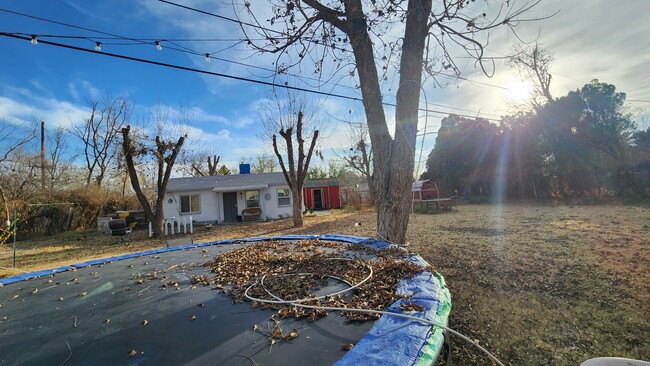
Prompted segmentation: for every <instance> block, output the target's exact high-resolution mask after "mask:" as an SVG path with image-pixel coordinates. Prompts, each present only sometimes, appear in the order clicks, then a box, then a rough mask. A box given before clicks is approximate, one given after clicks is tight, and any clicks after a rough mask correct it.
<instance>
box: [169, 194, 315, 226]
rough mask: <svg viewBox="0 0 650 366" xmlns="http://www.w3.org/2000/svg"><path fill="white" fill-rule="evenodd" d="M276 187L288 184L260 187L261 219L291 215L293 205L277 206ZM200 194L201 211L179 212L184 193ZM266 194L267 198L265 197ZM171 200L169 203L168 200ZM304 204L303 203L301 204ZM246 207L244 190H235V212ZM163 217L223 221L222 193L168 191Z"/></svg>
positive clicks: (240, 211) (239, 212)
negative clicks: (189, 217)
mask: <svg viewBox="0 0 650 366" xmlns="http://www.w3.org/2000/svg"><path fill="white" fill-rule="evenodd" d="M278 188H287V189H288V188H289V186H271V187H268V188H264V189H260V190H259V191H260V208H261V209H262V214H261V219H262V220H275V219H280V218H286V217H291V216H293V205H292V204H291V202H292V200H293V199H292V198H290V204H289V205H287V206H278V194H277V189H278ZM195 194H199V195H200V201H201V203H200V205H201V211H200V212H198V213H191V214H183V215H181V214H180V205H181V204H180V197H181V196H186V195H195ZM267 194H268V199H267ZM170 198H171V200H172V202H171V203H170V202H169V200H170ZM303 206H304V204H303ZM245 208H246V197H245V194H244V191H237V214H238V215H241V213H242V210H243V209H245ZM164 210H165V219H171V218H172V217H175V218H180V217H183V216H185V217H188V216H192V219H193V220H194V221H197V222H215V221H216V222H218V223H222V222H223V217H224V212H223V193H221V192H213V191H212V190H204V191H186V192H168V193H167V194H166V195H165V204H164Z"/></svg>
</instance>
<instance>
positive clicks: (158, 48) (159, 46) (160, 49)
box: [154, 41, 162, 51]
mask: <svg viewBox="0 0 650 366" xmlns="http://www.w3.org/2000/svg"><path fill="white" fill-rule="evenodd" d="M154 44H155V45H156V49H157V50H158V51H162V46H161V45H160V41H156V42H154Z"/></svg>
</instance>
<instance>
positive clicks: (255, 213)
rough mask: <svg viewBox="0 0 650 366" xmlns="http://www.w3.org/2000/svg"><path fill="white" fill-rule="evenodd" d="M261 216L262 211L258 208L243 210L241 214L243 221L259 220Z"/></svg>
mask: <svg viewBox="0 0 650 366" xmlns="http://www.w3.org/2000/svg"><path fill="white" fill-rule="evenodd" d="M261 215H262V209H261V208H259V207H251V208H245V209H244V210H242V212H241V216H242V220H243V221H255V220H259V219H260V216H261Z"/></svg>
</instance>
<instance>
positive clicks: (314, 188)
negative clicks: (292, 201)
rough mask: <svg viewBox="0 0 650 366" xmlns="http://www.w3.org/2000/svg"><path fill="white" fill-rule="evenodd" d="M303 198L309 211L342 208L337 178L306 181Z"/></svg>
mask: <svg viewBox="0 0 650 366" xmlns="http://www.w3.org/2000/svg"><path fill="white" fill-rule="evenodd" d="M302 196H303V200H304V201H305V208H307V209H308V210H323V209H326V210H329V209H332V208H341V196H340V193H339V180H338V179H336V178H319V179H306V180H305V185H304V187H303V192H302Z"/></svg>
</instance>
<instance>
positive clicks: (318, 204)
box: [314, 189, 323, 210]
mask: <svg viewBox="0 0 650 366" xmlns="http://www.w3.org/2000/svg"><path fill="white" fill-rule="evenodd" d="M314 209H316V210H322V209H323V190H322V189H314Z"/></svg>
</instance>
